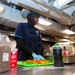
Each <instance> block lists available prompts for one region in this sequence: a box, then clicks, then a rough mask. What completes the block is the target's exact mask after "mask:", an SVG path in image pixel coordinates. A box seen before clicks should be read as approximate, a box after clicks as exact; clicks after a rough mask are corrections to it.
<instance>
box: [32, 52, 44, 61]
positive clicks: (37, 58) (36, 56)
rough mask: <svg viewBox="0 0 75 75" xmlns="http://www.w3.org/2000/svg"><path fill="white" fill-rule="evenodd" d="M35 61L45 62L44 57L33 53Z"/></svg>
mask: <svg viewBox="0 0 75 75" xmlns="http://www.w3.org/2000/svg"><path fill="white" fill-rule="evenodd" d="M32 56H33V59H34V60H44V57H43V56H41V55H37V54H35V53H32Z"/></svg>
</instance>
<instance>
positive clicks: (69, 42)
mask: <svg viewBox="0 0 75 75" xmlns="http://www.w3.org/2000/svg"><path fill="white" fill-rule="evenodd" d="M71 43H74V42H72V41H68V42H59V43H58V44H71Z"/></svg>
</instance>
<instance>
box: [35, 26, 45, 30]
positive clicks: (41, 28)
mask: <svg viewBox="0 0 75 75" xmlns="http://www.w3.org/2000/svg"><path fill="white" fill-rule="evenodd" d="M35 27H36V28H37V29H39V30H43V31H45V30H46V29H44V28H43V27H41V26H40V25H35Z"/></svg>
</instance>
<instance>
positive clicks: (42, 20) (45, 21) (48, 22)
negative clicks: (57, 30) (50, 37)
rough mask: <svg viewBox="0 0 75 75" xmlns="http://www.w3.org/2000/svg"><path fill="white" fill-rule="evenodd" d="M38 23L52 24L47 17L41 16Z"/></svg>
mask: <svg viewBox="0 0 75 75" xmlns="http://www.w3.org/2000/svg"><path fill="white" fill-rule="evenodd" d="M38 23H39V24H41V25H45V26H50V25H51V24H52V23H51V22H50V21H48V20H47V19H45V18H43V17H40V18H39V21H38Z"/></svg>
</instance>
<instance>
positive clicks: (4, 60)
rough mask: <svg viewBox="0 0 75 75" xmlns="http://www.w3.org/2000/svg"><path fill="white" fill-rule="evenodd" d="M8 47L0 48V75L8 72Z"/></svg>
mask: <svg viewBox="0 0 75 75" xmlns="http://www.w3.org/2000/svg"><path fill="white" fill-rule="evenodd" d="M10 50H11V48H10V47H7V46H0V73H2V72H5V71H8V70H9V55H10Z"/></svg>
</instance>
